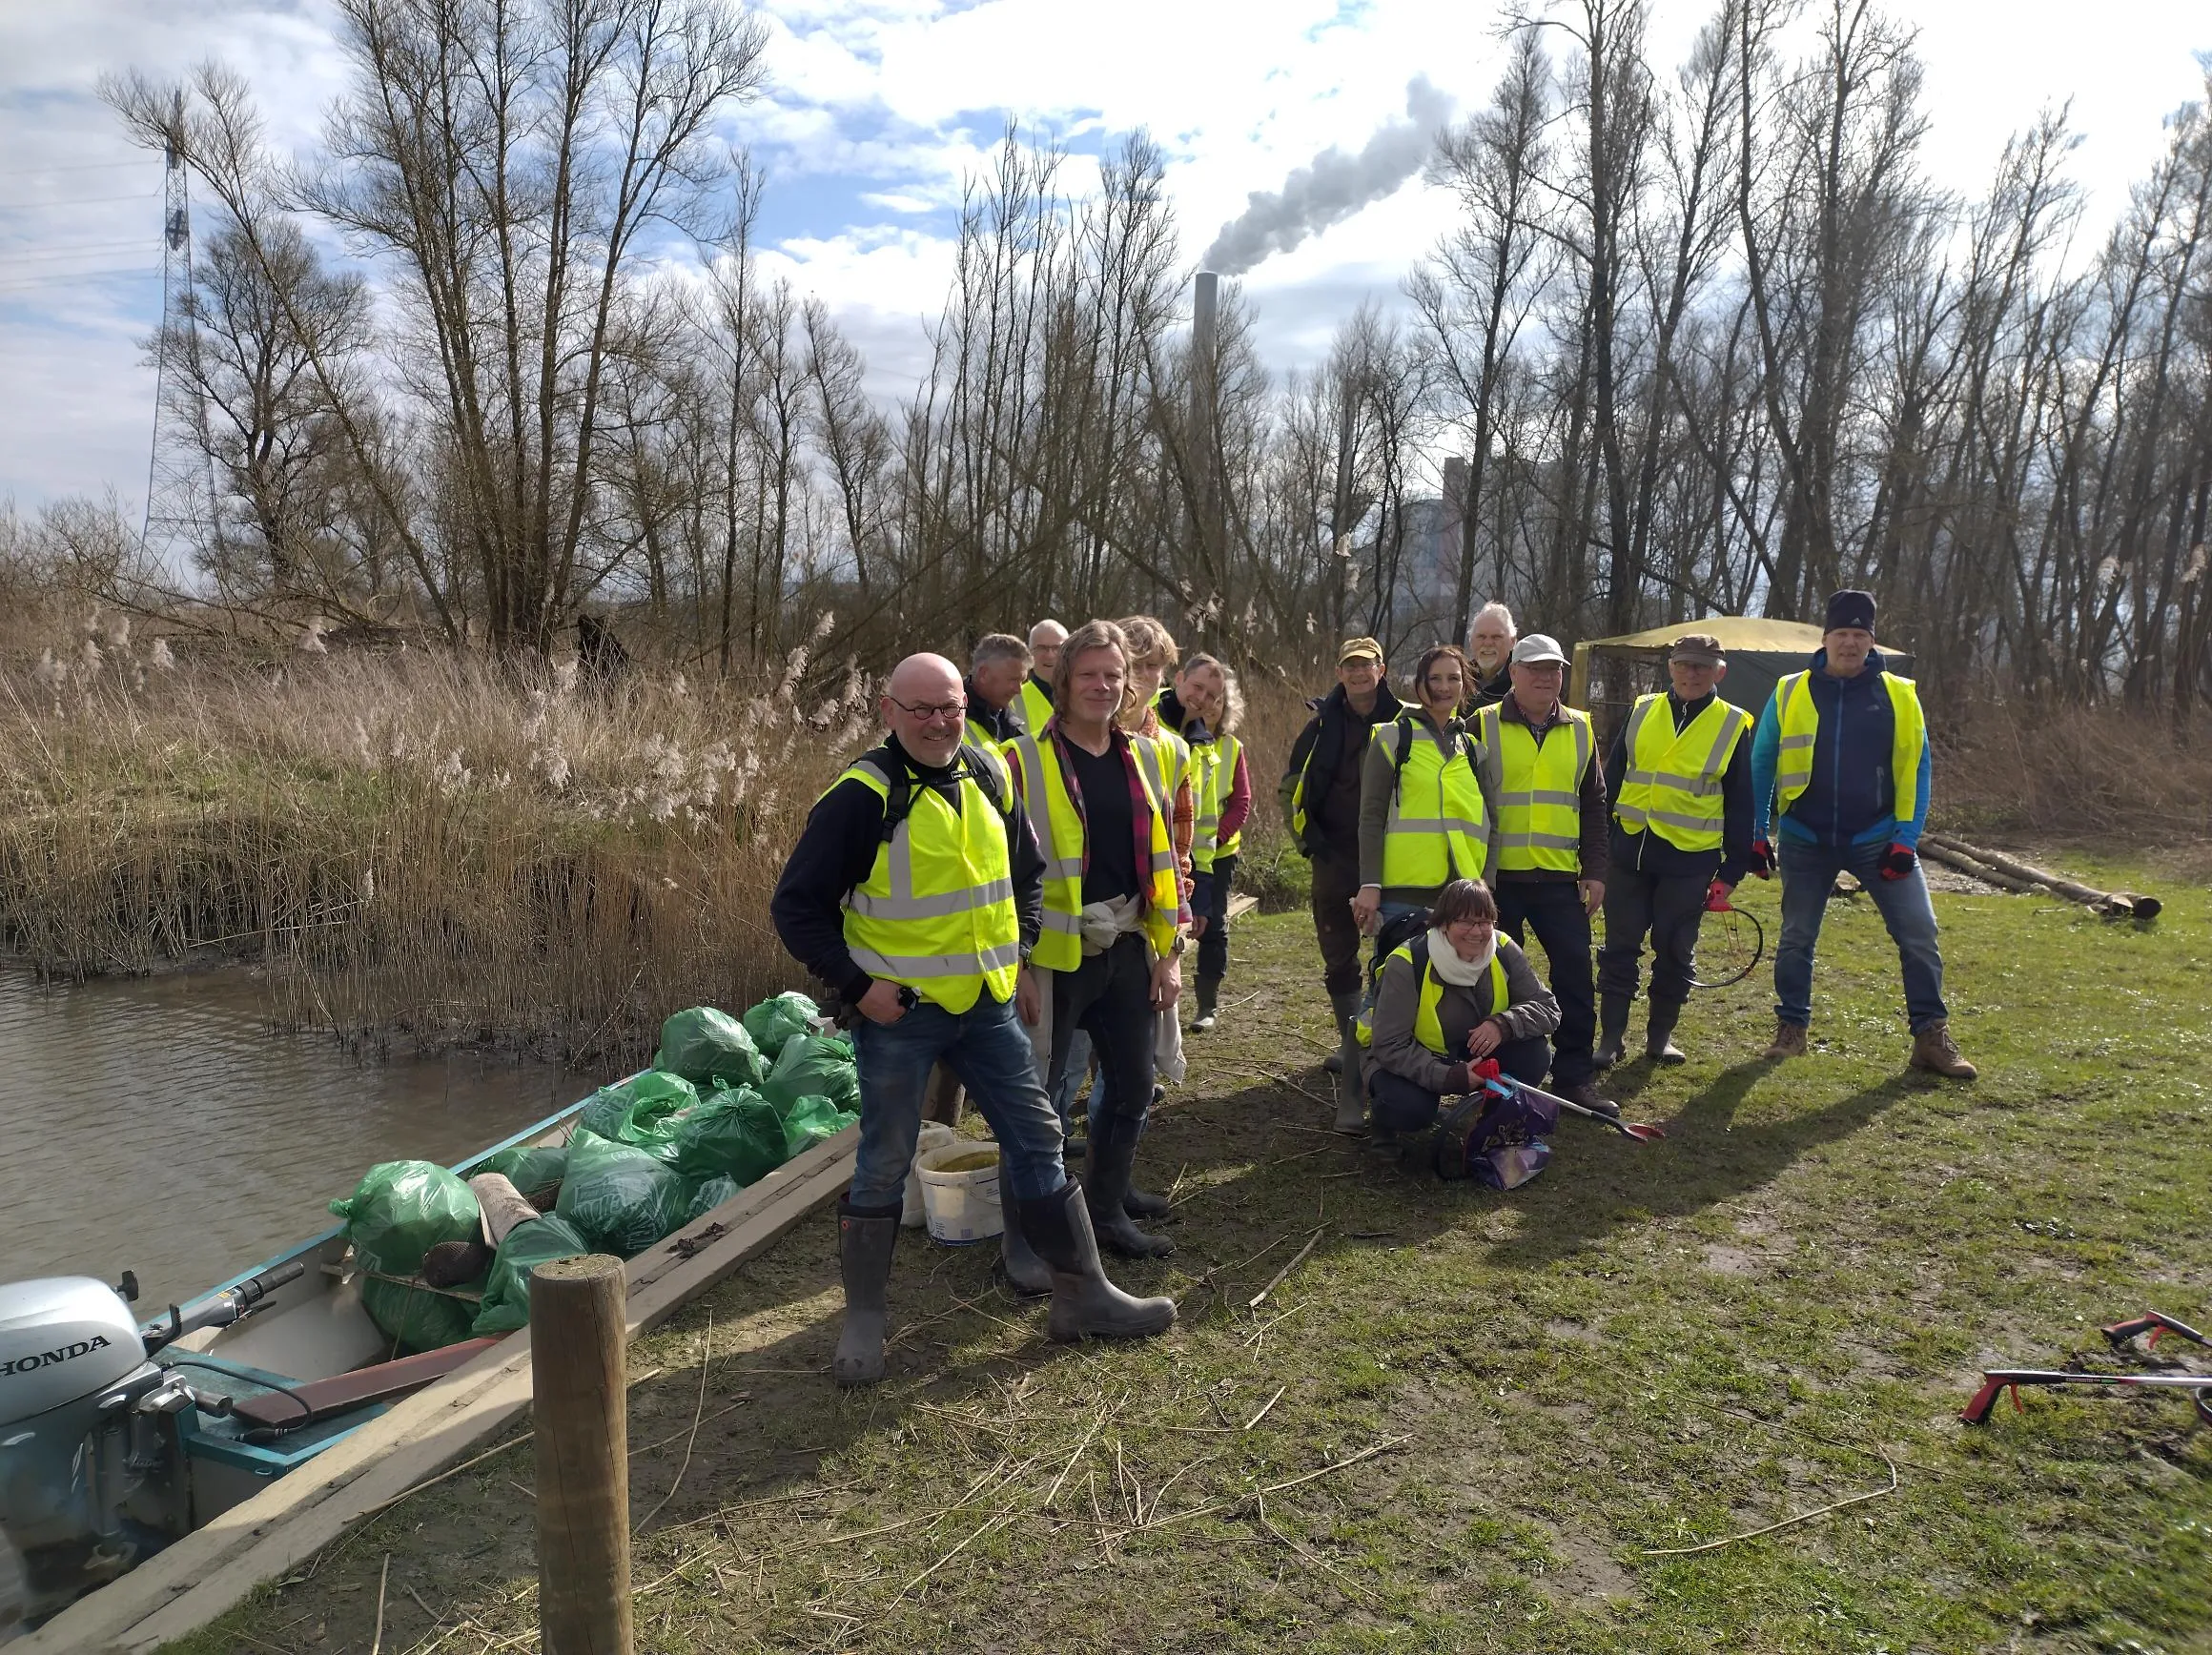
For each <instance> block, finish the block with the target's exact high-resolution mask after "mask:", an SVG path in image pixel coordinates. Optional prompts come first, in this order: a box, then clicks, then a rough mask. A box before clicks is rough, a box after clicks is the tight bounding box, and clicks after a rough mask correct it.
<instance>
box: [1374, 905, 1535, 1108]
mask: <svg viewBox="0 0 2212 1655" xmlns="http://www.w3.org/2000/svg"><path fill="white" fill-rule="evenodd" d="M1430 920H1431V923H1430V926H1429V929H1428V930H1427V931H1426V932H1425V933H1424V934H1423V935H1422V936H1419V937H1416V938H1415V939H1414V940H1413V941H1412V942H1409V943H1407V944H1406V945H1405V946H1404V947H1403V948H1401V949H1399V950H1397V951H1396V952H1395V953H1393V954H1392V955H1391V956H1390V957H1389V958H1388V959H1387V960H1385V961H1383V979H1382V981H1381V983H1380V984H1378V985H1377V988H1376V991H1375V1009H1374V1011H1373V1012H1372V1013H1371V1015H1370V1017H1369V1018H1368V1019H1367V1020H1366V1021H1367V1029H1366V1032H1367V1035H1368V1056H1369V1058H1370V1063H1369V1069H1368V1083H1369V1087H1370V1089H1371V1091H1372V1093H1373V1098H1374V1112H1375V1132H1374V1140H1373V1141H1374V1143H1375V1144H1376V1145H1377V1146H1378V1147H1388V1146H1392V1145H1395V1144H1396V1143H1397V1142H1398V1140H1399V1139H1400V1138H1401V1136H1403V1134H1406V1133H1413V1132H1420V1131H1422V1130H1423V1129H1424V1128H1426V1127H1428V1126H1430V1125H1432V1124H1434V1122H1435V1120H1436V1117H1437V1111H1438V1110H1439V1108H1440V1107H1441V1106H1442V1104H1443V1101H1444V1099H1445V1098H1447V1097H1457V1096H1459V1095H1460V1094H1461V1093H1466V1092H1471V1091H1473V1090H1474V1085H1475V1081H1474V1073H1473V1070H1474V1066H1475V1065H1476V1064H1477V1063H1480V1062H1481V1061H1483V1059H1485V1058H1486V1057H1494V1058H1496V1059H1497V1061H1498V1067H1499V1068H1500V1069H1501V1070H1502V1071H1503V1072H1504V1073H1505V1074H1506V1075H1508V1076H1510V1077H1511V1078H1513V1079H1515V1080H1521V1081H1526V1083H1527V1084H1529V1085H1531V1086H1536V1085H1540V1084H1542V1082H1543V1079H1544V1072H1545V1070H1546V1068H1548V1067H1549V1066H1550V1063H1551V1048H1550V1047H1549V1045H1548V1044H1546V1039H1545V1036H1546V1035H1547V1034H1549V1033H1550V1032H1552V1030H1554V1029H1556V1028H1557V1027H1558V1026H1559V1002H1558V1001H1556V1000H1554V999H1553V998H1552V997H1551V994H1550V992H1549V991H1547V990H1546V988H1545V987H1544V984H1543V983H1542V982H1541V981H1539V980H1538V978H1537V975H1536V971H1535V968H1534V967H1532V966H1531V965H1529V963H1528V956H1527V955H1526V954H1525V953H1523V952H1522V951H1521V950H1520V948H1519V946H1518V945H1517V944H1515V943H1514V941H1513V939H1512V938H1510V937H1505V936H1501V935H1499V934H1498V905H1497V902H1496V900H1495V899H1494V898H1493V897H1492V896H1491V895H1490V890H1489V888H1488V887H1487V886H1485V885H1484V884H1483V883H1482V882H1481V881H1479V880H1472V879H1455V880H1452V881H1450V882H1449V883H1448V884H1446V885H1445V886H1444V889H1443V890H1441V891H1440V892H1438V893H1437V899H1436V903H1435V906H1434V908H1433V909H1431V913H1430Z"/></svg>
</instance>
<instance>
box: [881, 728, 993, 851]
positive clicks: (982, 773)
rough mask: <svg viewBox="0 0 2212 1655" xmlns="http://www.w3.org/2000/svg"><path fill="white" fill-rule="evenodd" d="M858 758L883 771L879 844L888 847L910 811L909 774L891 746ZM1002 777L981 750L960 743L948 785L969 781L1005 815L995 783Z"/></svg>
mask: <svg viewBox="0 0 2212 1655" xmlns="http://www.w3.org/2000/svg"><path fill="white" fill-rule="evenodd" d="M862 757H863V758H865V759H866V760H868V761H869V762H870V763H871V764H873V765H874V766H875V767H876V768H877V769H879V770H881V771H882V772H883V774H884V777H885V782H886V785H887V787H889V789H890V790H889V793H888V796H887V797H886V798H885V799H884V802H883V842H884V843H885V844H886V845H889V844H890V843H891V840H892V838H893V837H894V836H895V835H896V834H897V832H898V830H899V824H900V823H901V822H904V821H905V820H906V819H907V818H908V817H909V816H911V815H912V814H913V812H914V778H913V773H912V772H911V770H909V769H908V768H907V766H906V765H905V764H904V763H902V762H901V761H900V760H899V759H898V758H897V757H896V756H895V755H893V753H892V752H891V744H890V743H888V742H886V743H883V744H881V745H879V746H876V747H874V748H873V749H872V750H870V752H868V753H865V754H863V755H862ZM1003 775H1004V772H1003V771H1002V770H1000V769H999V768H998V767H997V766H994V765H993V762H992V761H991V760H990V759H989V758H987V757H986V756H985V755H984V752H983V749H982V748H980V747H978V746H976V745H975V744H974V743H973V742H962V743H961V744H960V756H959V758H958V759H957V760H955V761H954V762H953V766H952V787H953V788H954V789H955V790H957V789H958V787H959V786H960V783H961V782H962V781H963V780H966V781H971V782H973V783H974V784H975V785H976V786H977V787H981V788H982V789H983V796H984V797H985V798H987V799H989V800H990V801H991V803H992V805H993V807H995V808H996V809H997V811H998V813H999V814H1000V815H1001V816H1004V815H1007V814H1008V813H1009V807H1008V806H1007V805H1006V803H1005V802H1004V800H1003V796H1002V795H1001V793H1000V791H999V783H1000V780H1001V778H1002V777H1003Z"/></svg>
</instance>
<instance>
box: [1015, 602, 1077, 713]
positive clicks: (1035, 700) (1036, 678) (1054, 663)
mask: <svg viewBox="0 0 2212 1655" xmlns="http://www.w3.org/2000/svg"><path fill="white" fill-rule="evenodd" d="M1067 641H1068V629H1067V628H1066V627H1065V626H1062V625H1061V624H1060V623H1058V622H1057V621H1050V620H1047V621H1039V622H1038V623H1036V624H1035V625H1034V626H1032V627H1031V628H1030V629H1029V655H1030V668H1029V676H1028V677H1027V678H1025V679H1023V680H1022V681H1021V726H1022V728H1023V729H1025V730H1027V731H1028V732H1029V733H1030V734H1031V735H1033V736H1034V735H1041V734H1042V733H1043V731H1044V727H1045V725H1046V723H1047V722H1048V721H1049V720H1050V719H1051V718H1052V716H1053V673H1054V672H1055V670H1056V669H1057V668H1058V666H1059V664H1060V645H1061V644H1065V643H1066V642H1067Z"/></svg>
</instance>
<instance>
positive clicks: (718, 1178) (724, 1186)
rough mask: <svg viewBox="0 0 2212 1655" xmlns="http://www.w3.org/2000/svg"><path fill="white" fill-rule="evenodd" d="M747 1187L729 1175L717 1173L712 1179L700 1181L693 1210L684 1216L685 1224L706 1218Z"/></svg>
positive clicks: (692, 1199)
mask: <svg viewBox="0 0 2212 1655" xmlns="http://www.w3.org/2000/svg"><path fill="white" fill-rule="evenodd" d="M744 1187H745V1186H744V1185H742V1184H740V1183H739V1182H738V1181H737V1180H736V1179H735V1178H733V1177H731V1176H730V1175H728V1174H727V1173H717V1174H715V1175H714V1176H713V1177H711V1178H704V1179H702V1180H700V1183H699V1187H698V1189H697V1190H696V1191H695V1192H694V1193H693V1194H692V1196H691V1210H690V1211H689V1212H688V1213H686V1214H685V1215H684V1222H685V1223H686V1224H689V1223H692V1222H694V1221H695V1220H697V1219H700V1218H704V1217H706V1216H707V1214H709V1213H711V1212H713V1211H714V1209H715V1208H717V1207H719V1206H721V1205H722V1203H723V1202H725V1201H727V1200H729V1199H731V1198H732V1197H734V1196H735V1195H737V1193H738V1191H739V1190H741V1189H743V1188H744Z"/></svg>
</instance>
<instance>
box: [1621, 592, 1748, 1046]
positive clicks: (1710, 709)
mask: <svg viewBox="0 0 2212 1655" xmlns="http://www.w3.org/2000/svg"><path fill="white" fill-rule="evenodd" d="M1667 676H1668V681H1669V686H1670V687H1669V689H1668V690H1667V691H1666V692H1665V693H1664V694H1657V693H1654V694H1651V695H1646V696H1641V697H1639V698H1638V699H1637V702H1636V705H1635V709H1634V710H1633V711H1632V712H1630V713H1629V714H1628V723H1627V724H1626V725H1623V726H1622V729H1621V733H1620V734H1619V735H1618V736H1616V737H1615V738H1614V739H1613V750H1612V754H1611V756H1610V757H1609V758H1608V760H1607V762H1606V796H1607V797H1608V799H1610V800H1612V802H1613V827H1612V869H1611V871H1610V873H1608V875H1607V878H1606V946H1605V947H1604V948H1602V949H1600V950H1598V1051H1597V1063H1598V1067H1599V1068H1600V1069H1605V1068H1609V1067H1610V1066H1611V1065H1613V1064H1615V1063H1618V1062H1620V1060H1621V1054H1622V1050H1623V1048H1624V1047H1625V1045H1626V1044H1627V1041H1628V1009H1629V1005H1630V1003H1631V1002H1632V1001H1633V1000H1634V999H1635V997H1636V979H1637V977H1638V975H1639V974H1640V965H1641V961H1642V956H1643V951H1644V937H1645V933H1646V932H1649V933H1650V937H1651V1002H1650V1014H1649V1018H1648V1019H1647V1021H1646V1025H1645V1031H1644V1055H1645V1056H1646V1057H1648V1058H1649V1059H1650V1060H1651V1061H1652V1062H1654V1063H1680V1062H1682V1061H1683V1052H1682V1049H1681V1048H1680V1047H1678V1046H1676V1045H1675V1044H1674V1038H1673V1036H1674V1026H1675V1023H1676V1022H1677V1021H1678V1020H1679V1019H1680V1017H1681V1015H1682V1006H1683V1002H1685V1001H1686V1000H1688V999H1689V998H1690V986H1691V985H1692V984H1693V983H1694V982H1695V981H1696V978H1697V928H1698V924H1699V921H1700V919H1701V918H1702V916H1703V915H1704V912H1705V909H1706V908H1707V906H1708V905H1709V904H1712V903H1716V902H1725V901H1726V900H1727V898H1728V894H1729V892H1730V891H1731V890H1733V889H1735V886H1736V882H1737V881H1738V880H1740V879H1742V878H1743V876H1744V870H1745V868H1748V867H1749V866H1750V864H1751V743H1750V742H1748V741H1746V740H1744V737H1745V736H1746V735H1748V734H1749V733H1750V731H1751V715H1750V714H1749V713H1746V712H1745V711H1744V710H1743V709H1742V708H1740V707H1735V706H1731V705H1729V704H1728V703H1727V702H1725V701H1723V700H1721V699H1720V697H1719V695H1718V694H1716V693H1715V691H1716V689H1717V688H1718V686H1719V684H1720V682H1721V680H1722V679H1724V678H1726V677H1727V676H1728V661H1727V658H1726V657H1724V656H1723V655H1722V654H1721V647H1720V640H1719V639H1717V638H1715V637H1713V636H1712V635H1711V634H1710V633H1709V632H1685V633H1684V634H1683V635H1682V636H1681V637H1680V638H1677V639H1676V640H1675V641H1674V644H1673V645H1672V647H1671V648H1670V649H1669V651H1668V655H1667Z"/></svg>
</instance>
